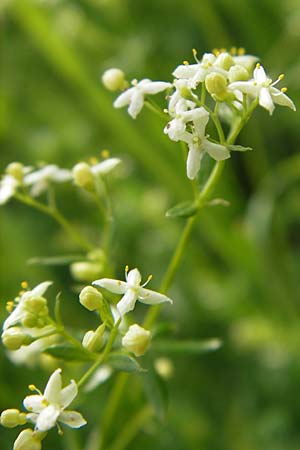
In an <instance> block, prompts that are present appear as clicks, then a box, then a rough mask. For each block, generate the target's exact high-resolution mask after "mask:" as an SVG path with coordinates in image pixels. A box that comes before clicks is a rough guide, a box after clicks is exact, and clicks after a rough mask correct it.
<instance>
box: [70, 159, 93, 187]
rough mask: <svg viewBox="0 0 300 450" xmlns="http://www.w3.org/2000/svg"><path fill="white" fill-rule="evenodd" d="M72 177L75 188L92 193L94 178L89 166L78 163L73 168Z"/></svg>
mask: <svg viewBox="0 0 300 450" xmlns="http://www.w3.org/2000/svg"><path fill="white" fill-rule="evenodd" d="M72 175H73V178H74V182H75V184H76V185H77V186H79V187H81V188H83V189H86V190H88V191H93V190H94V188H95V182H94V176H93V173H92V171H91V168H90V166H89V165H88V164H87V163H85V162H80V163H78V164H76V166H74V167H73V170H72Z"/></svg>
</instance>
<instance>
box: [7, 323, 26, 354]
mask: <svg viewBox="0 0 300 450" xmlns="http://www.w3.org/2000/svg"><path fill="white" fill-rule="evenodd" d="M1 339H2V343H3V345H4V347H6V348H7V349H8V350H10V351H16V350H19V348H21V347H22V345H28V344H30V343H31V342H32V339H31V338H30V336H29V335H27V334H26V333H24V331H23V330H22V328H20V327H9V328H8V329H7V330H4V331H3V333H2V335H1Z"/></svg>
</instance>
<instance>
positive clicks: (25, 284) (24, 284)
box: [21, 281, 28, 289]
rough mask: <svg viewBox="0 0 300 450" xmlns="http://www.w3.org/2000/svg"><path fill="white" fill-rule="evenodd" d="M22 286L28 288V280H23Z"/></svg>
mask: <svg viewBox="0 0 300 450" xmlns="http://www.w3.org/2000/svg"><path fill="white" fill-rule="evenodd" d="M21 288H23V289H28V281H22V283H21Z"/></svg>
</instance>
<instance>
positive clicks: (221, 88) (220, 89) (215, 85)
mask: <svg viewBox="0 0 300 450" xmlns="http://www.w3.org/2000/svg"><path fill="white" fill-rule="evenodd" d="M205 87H206V89H207V91H208V92H209V93H210V94H211V96H212V97H213V98H214V99H215V100H217V101H221V102H222V101H224V100H228V98H229V97H230V96H233V98H234V95H233V94H232V93H231V92H229V91H228V89H227V80H226V78H225V77H224V75H222V74H220V73H217V72H212V73H210V74H209V75H207V77H206V78H205Z"/></svg>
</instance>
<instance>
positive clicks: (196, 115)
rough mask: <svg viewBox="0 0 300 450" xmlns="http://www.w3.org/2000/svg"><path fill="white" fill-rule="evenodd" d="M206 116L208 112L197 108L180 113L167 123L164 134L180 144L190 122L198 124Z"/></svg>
mask: <svg viewBox="0 0 300 450" xmlns="http://www.w3.org/2000/svg"><path fill="white" fill-rule="evenodd" d="M203 114H205V116H206V114H207V113H206V111H205V110H204V109H203V108H202V107H201V108H195V109H191V110H188V111H187V110H186V111H183V110H182V111H180V112H178V113H177V114H176V116H175V119H173V120H171V121H170V122H168V123H167V125H166V126H165V128H164V133H165V134H167V135H168V136H169V138H170V139H171V140H172V141H175V142H178V141H180V140H181V138H182V136H184V133H185V130H186V125H187V123H188V122H195V121H196V122H197V120H199V119H201V117H202V116H203Z"/></svg>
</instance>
